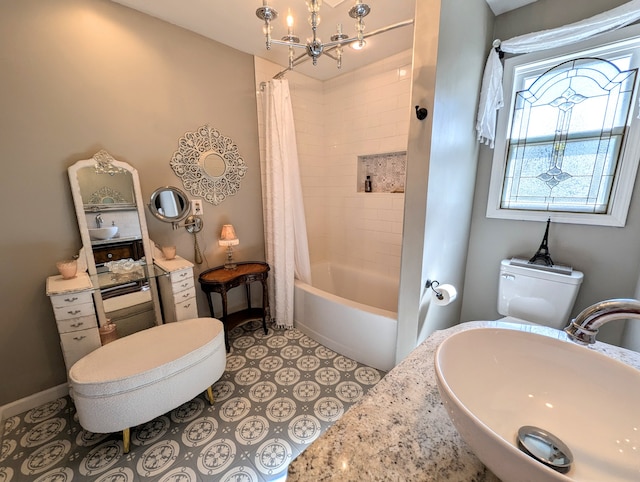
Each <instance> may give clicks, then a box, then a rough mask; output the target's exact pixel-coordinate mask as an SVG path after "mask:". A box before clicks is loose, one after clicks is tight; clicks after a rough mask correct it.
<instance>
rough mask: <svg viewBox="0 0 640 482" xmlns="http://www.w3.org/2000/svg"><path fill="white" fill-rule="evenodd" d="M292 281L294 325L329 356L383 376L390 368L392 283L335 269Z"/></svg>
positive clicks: (320, 267) (317, 268) (322, 267)
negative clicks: (335, 355)
mask: <svg viewBox="0 0 640 482" xmlns="http://www.w3.org/2000/svg"><path fill="white" fill-rule="evenodd" d="M311 277H312V280H313V284H314V286H311V285H309V284H307V283H303V282H302V281H300V280H296V282H295V288H294V313H293V317H294V324H295V327H296V328H298V329H299V330H300V331H301V332H303V333H304V334H306V335H308V336H309V337H311V338H313V339H314V340H316V341H318V342H319V343H322V344H323V345H325V346H327V347H328V348H331V349H332V350H333V351H336V352H338V353H340V354H341V355H344V356H346V357H349V358H352V359H353V360H356V361H358V362H360V363H363V364H365V365H368V366H371V367H375V368H378V369H380V370H384V371H389V370H390V369H391V368H393V366H394V365H395V356H396V338H397V334H396V329H397V324H398V321H397V320H398V314H397V306H398V281H397V280H393V279H391V278H387V277H384V276H381V275H379V274H376V273H372V272H367V271H360V270H357V269H354V268H350V267H347V266H340V265H331V264H329V263H321V264H317V265H314V266H312V268H311Z"/></svg>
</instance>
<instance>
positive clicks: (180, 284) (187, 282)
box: [171, 270, 195, 293]
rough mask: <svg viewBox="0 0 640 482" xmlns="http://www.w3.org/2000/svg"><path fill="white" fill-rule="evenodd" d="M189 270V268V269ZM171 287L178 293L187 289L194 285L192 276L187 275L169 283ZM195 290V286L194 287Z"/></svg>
mask: <svg viewBox="0 0 640 482" xmlns="http://www.w3.org/2000/svg"><path fill="white" fill-rule="evenodd" d="M189 271H190V270H189ZM171 287H172V289H173V292H174V293H179V292H180V291H184V290H188V289H189V288H193V287H194V282H193V276H189V277H188V278H184V279H181V280H178V281H176V282H175V283H171ZM194 290H195V288H194Z"/></svg>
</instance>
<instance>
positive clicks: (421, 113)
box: [416, 105, 428, 120]
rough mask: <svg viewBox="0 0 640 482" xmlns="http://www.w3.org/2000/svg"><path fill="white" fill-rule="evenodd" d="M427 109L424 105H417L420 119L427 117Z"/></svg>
mask: <svg viewBox="0 0 640 482" xmlns="http://www.w3.org/2000/svg"><path fill="white" fill-rule="evenodd" d="M427 114H428V112H427V109H426V108H424V107H420V106H419V105H417V106H416V117H417V118H418V120H425V119H426V118H427Z"/></svg>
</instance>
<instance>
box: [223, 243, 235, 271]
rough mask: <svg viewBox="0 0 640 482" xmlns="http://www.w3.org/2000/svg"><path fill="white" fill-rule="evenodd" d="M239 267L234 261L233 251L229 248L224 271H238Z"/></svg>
mask: <svg viewBox="0 0 640 482" xmlns="http://www.w3.org/2000/svg"><path fill="white" fill-rule="evenodd" d="M237 267H238V265H237V264H236V262H235V261H234V260H233V249H232V248H231V246H227V260H226V261H225V262H224V269H236V268H237Z"/></svg>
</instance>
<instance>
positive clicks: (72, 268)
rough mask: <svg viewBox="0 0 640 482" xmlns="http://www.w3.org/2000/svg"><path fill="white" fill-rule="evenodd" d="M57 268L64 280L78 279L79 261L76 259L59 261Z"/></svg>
mask: <svg viewBox="0 0 640 482" xmlns="http://www.w3.org/2000/svg"><path fill="white" fill-rule="evenodd" d="M56 268H58V271H59V272H60V274H61V275H62V278H63V279H73V278H75V277H76V273H77V271H78V261H76V260H75V259H67V260H64V261H58V262H57V263H56Z"/></svg>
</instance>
